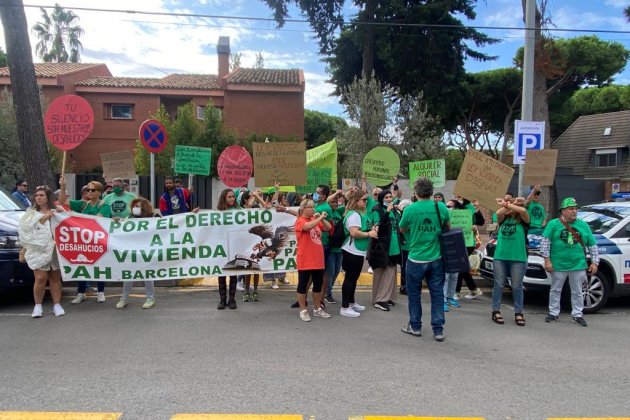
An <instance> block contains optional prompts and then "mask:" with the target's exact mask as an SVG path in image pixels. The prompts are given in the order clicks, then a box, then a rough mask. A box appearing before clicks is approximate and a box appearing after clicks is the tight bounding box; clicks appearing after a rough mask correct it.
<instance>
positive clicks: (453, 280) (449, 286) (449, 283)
mask: <svg viewBox="0 0 630 420" xmlns="http://www.w3.org/2000/svg"><path fill="white" fill-rule="evenodd" d="M436 194H439V193H436ZM434 197H435V195H434ZM446 208H447V209H448V211H449V213H450V212H452V211H453V210H462V209H463V207H462V204H461V203H460V202H459V201H458V200H455V199H452V200H448V201H447V202H446ZM458 282H459V273H444V312H448V311H449V307H453V308H459V307H461V304H460V303H459V300H458V299H455V295H456V293H457V292H456V290H457V284H458Z"/></svg>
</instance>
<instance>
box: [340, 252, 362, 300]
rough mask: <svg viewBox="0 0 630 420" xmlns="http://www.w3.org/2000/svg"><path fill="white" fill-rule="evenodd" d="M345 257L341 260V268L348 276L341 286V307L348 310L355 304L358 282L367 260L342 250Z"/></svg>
mask: <svg viewBox="0 0 630 420" xmlns="http://www.w3.org/2000/svg"><path fill="white" fill-rule="evenodd" d="M341 252H342V254H343V257H342V259H341V267H342V268H343V271H345V272H346V275H345V277H344V280H343V285H342V286H341V306H343V307H344V308H348V307H349V306H350V304H351V303H354V302H355V301H354V292H355V290H357V280H359V276H360V275H361V270H363V261H364V260H365V258H364V257H363V256H361V255H354V254H351V253H349V252H348V251H346V250H343V249H342V250H341Z"/></svg>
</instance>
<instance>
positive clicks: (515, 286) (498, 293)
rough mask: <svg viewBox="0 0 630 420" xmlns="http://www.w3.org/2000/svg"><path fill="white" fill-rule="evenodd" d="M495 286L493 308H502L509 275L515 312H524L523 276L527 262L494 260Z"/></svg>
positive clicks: (494, 309)
mask: <svg viewBox="0 0 630 420" xmlns="http://www.w3.org/2000/svg"><path fill="white" fill-rule="evenodd" d="M493 264H494V287H493V288H492V310H493V311H498V310H500V309H501V298H502V297H503V288H504V287H505V282H506V280H507V277H508V275H509V277H510V280H511V285H512V299H513V300H514V313H515V314H522V313H523V277H524V276H525V270H526V269H527V263H526V262H523V261H503V260H494V263H493Z"/></svg>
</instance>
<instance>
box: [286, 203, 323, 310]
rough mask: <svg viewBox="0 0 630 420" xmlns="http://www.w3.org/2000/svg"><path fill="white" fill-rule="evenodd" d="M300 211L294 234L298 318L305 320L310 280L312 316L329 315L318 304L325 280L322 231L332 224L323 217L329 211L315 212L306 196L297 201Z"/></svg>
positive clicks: (312, 204) (320, 301)
mask: <svg viewBox="0 0 630 420" xmlns="http://www.w3.org/2000/svg"><path fill="white" fill-rule="evenodd" d="M299 213H300V217H298V218H297V220H296V221H295V236H296V239H297V258H296V264H297V269H298V287H297V300H298V302H299V303H300V319H301V320H302V321H306V322H308V321H310V320H311V317H310V315H309V313H308V308H307V305H306V294H307V293H308V285H309V281H312V282H313V292H312V293H313V304H314V306H313V308H314V309H313V316H318V317H321V318H330V314H329V313H327V312H326V311H324V308H322V307H321V303H322V287H323V281H324V248H323V245H322V233H323V232H327V231H329V230H330V228H331V226H330V223H329V222H328V221H327V220H326V219H327V217H328V214H326V212H323V213H315V202H314V201H313V200H308V199H306V200H302V202H301V203H300V210H299Z"/></svg>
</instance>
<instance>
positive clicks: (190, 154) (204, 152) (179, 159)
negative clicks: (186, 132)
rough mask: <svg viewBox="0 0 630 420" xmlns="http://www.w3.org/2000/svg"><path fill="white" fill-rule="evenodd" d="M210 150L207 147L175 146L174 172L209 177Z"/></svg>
mask: <svg viewBox="0 0 630 420" xmlns="http://www.w3.org/2000/svg"><path fill="white" fill-rule="evenodd" d="M211 155H212V150H211V149H209V148H207V147H192V146H180V145H177V146H175V172H176V173H178V174H193V175H206V176H208V175H210V159H211V157H212V156H211Z"/></svg>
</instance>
